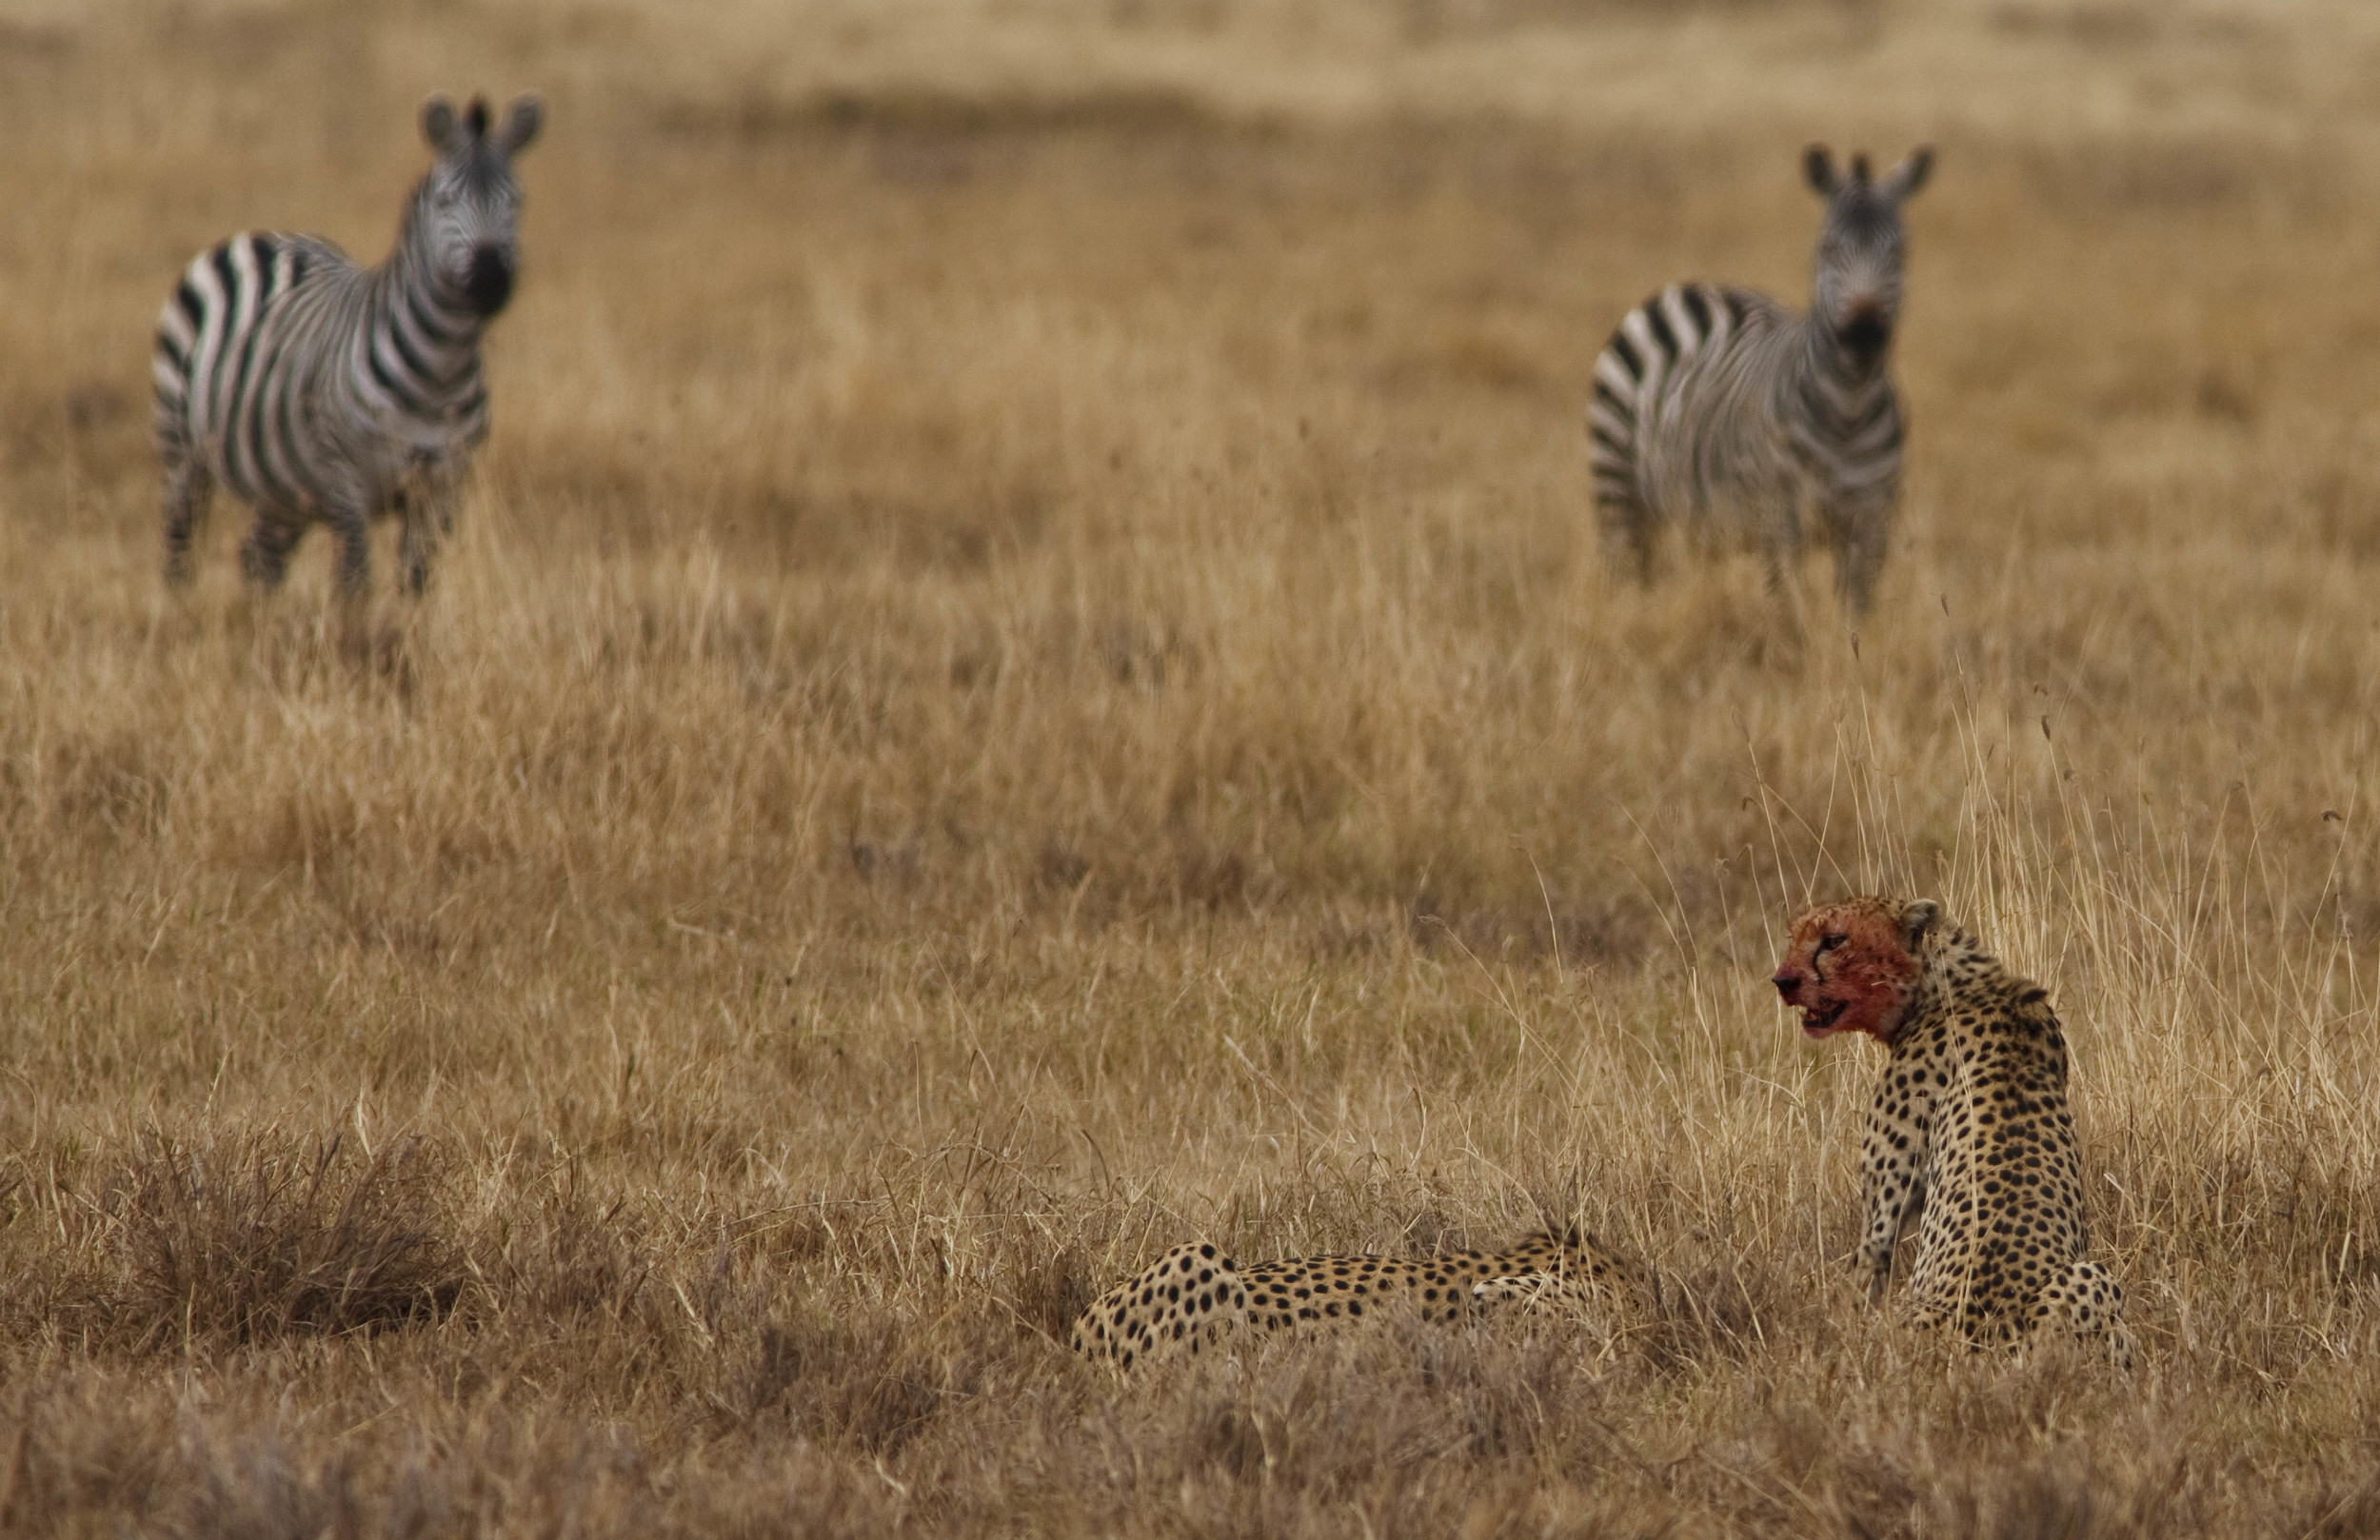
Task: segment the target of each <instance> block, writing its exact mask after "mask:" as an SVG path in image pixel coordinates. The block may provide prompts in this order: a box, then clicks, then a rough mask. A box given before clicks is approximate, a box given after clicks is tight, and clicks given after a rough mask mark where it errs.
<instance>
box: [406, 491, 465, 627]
mask: <svg viewBox="0 0 2380 1540" xmlns="http://www.w3.org/2000/svg"><path fill="white" fill-rule="evenodd" d="M454 500H455V484H454V482H453V480H452V479H451V478H449V477H446V476H436V477H431V478H427V479H426V480H425V481H424V482H423V483H421V484H418V485H415V486H412V487H408V488H407V491H406V493H405V495H404V497H403V498H401V499H400V500H399V502H398V504H397V512H398V515H399V517H400V518H401V519H402V520H403V521H404V523H403V524H402V526H401V528H400V532H399V534H398V536H397V558H398V563H399V564H400V565H401V566H402V567H403V569H404V573H405V586H406V591H407V592H408V593H410V594H412V595H413V596H414V597H415V598H417V599H418V598H420V597H421V595H422V592H423V590H425V589H426V588H427V587H428V586H429V563H430V561H431V559H432V558H434V557H436V556H437V554H438V543H439V542H440V540H441V539H442V538H444V537H445V536H446V535H447V534H448V533H450V532H451V531H452V530H453V528H454Z"/></svg>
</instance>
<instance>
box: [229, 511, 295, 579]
mask: <svg viewBox="0 0 2380 1540" xmlns="http://www.w3.org/2000/svg"><path fill="white" fill-rule="evenodd" d="M305 532H306V526H305V525H304V524H303V523H299V522H297V521H296V520H294V519H290V518H288V516H287V515H284V514H280V513H277V512H275V511H274V510H272V509H270V508H261V509H259V510H257V514H256V527H255V528H254V529H251V530H249V531H248V539H247V540H245V541H243V542H241V543H240V574H241V576H243V577H245V578H247V579H248V582H252V583H254V584H255V585H256V586H257V587H259V588H261V589H263V590H264V591H265V592H267V593H271V592H272V591H273V590H274V589H276V588H279V587H280V586H281V580H282V579H283V578H285V577H287V576H288V572H289V552H290V551H291V550H292V549H294V548H295V547H296V545H297V543H298V536H300V535H302V534H304V533H305Z"/></svg>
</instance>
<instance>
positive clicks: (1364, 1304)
mask: <svg viewBox="0 0 2380 1540" xmlns="http://www.w3.org/2000/svg"><path fill="white" fill-rule="evenodd" d="M1625 1278H1626V1274H1625V1273H1623V1272H1622V1271H1621V1270H1620V1268H1619V1265H1618V1264H1617V1263H1616V1262H1615V1261H1614V1260H1613V1259H1612V1258H1611V1257H1610V1256H1609V1255H1607V1254H1605V1253H1604V1252H1603V1250H1602V1249H1601V1248H1600V1247H1598V1246H1597V1244H1596V1243H1595V1240H1594V1238H1593V1237H1592V1236H1586V1235H1582V1234H1579V1233H1578V1232H1577V1231H1576V1230H1573V1231H1571V1232H1570V1233H1568V1234H1562V1235H1556V1234H1550V1233H1548V1234H1537V1235H1532V1236H1531V1237H1530V1238H1529V1239H1527V1240H1525V1241H1522V1242H1521V1243H1520V1244H1519V1245H1518V1246H1516V1247H1514V1248H1513V1249H1512V1250H1511V1251H1508V1252H1448V1253H1445V1254H1441V1255H1438V1256H1418V1257H1383V1256H1292V1257H1286V1258H1283V1259H1281V1260H1279V1261H1274V1262H1255V1263H1250V1264H1249V1265H1247V1266H1245V1267H1242V1266H1241V1265H1240V1264H1239V1263H1237V1262H1235V1261H1233V1260H1232V1259H1231V1258H1229V1257H1227V1256H1225V1255H1224V1254H1222V1253H1221V1252H1220V1251H1219V1250H1218V1249H1216V1248H1215V1247H1214V1246H1212V1245H1206V1244H1195V1243H1194V1244H1192V1245H1188V1246H1177V1247H1175V1248H1174V1249H1173V1250H1172V1251H1170V1252H1167V1253H1166V1254H1164V1255H1163V1256H1160V1257H1159V1258H1158V1259H1157V1261H1156V1262H1155V1263H1154V1264H1153V1265H1151V1266H1150V1267H1149V1268H1147V1269H1146V1270H1145V1271H1143V1272H1142V1273H1140V1275H1139V1276H1137V1277H1134V1278H1132V1279H1131V1280H1129V1281H1128V1282H1125V1283H1121V1284H1119V1285H1118V1286H1117V1287H1115V1288H1113V1289H1111V1290H1109V1291H1108V1292H1107V1293H1103V1294H1101V1296H1100V1297H1099V1298H1098V1299H1096V1300H1094V1301H1092V1304H1091V1308H1090V1309H1089V1310H1086V1311H1084V1312H1083V1313H1082V1318H1081V1320H1079V1321H1077V1322H1075V1328H1074V1351H1075V1352H1079V1353H1082V1354H1084V1355H1085V1356H1087V1357H1089V1358H1090V1359H1091V1360H1092V1361H1093V1362H1095V1363H1107V1364H1112V1365H1113V1366H1114V1367H1116V1368H1118V1369H1130V1368H1131V1367H1132V1366H1133V1365H1135V1364H1136V1363H1145V1362H1148V1361H1150V1360H1153V1359H1158V1358H1165V1357H1174V1356H1179V1355H1181V1354H1184V1353H1195V1352H1198V1351H1199V1349H1200V1347H1201V1346H1203V1345H1205V1344H1207V1343H1210V1342H1215V1341H1218V1340H1220V1338H1221V1337H1222V1335H1223V1334H1224V1333H1226V1332H1238V1331H1242V1330H1244V1331H1250V1332H1279V1331H1330V1330H1335V1329H1336V1328H1337V1327H1338V1326H1339V1325H1340V1324H1343V1323H1346V1322H1351V1321H1355V1320H1359V1319H1362V1318H1364V1317H1365V1316H1367V1315H1370V1316H1378V1315H1381V1314H1383V1313H1390V1312H1393V1311H1397V1310H1399V1309H1402V1310H1418V1311H1419V1312H1420V1316H1421V1319H1423V1320H1425V1321H1429V1320H1441V1321H1453V1320H1457V1319H1458V1318H1460V1317H1462V1316H1463V1315H1465V1314H1468V1313H1471V1312H1473V1311H1475V1310H1477V1309H1478V1308H1479V1307H1480V1306H1482V1305H1486V1304H1491V1303H1500V1302H1513V1303H1517V1304H1521V1305H1535V1304H1540V1303H1542V1304H1549V1305H1553V1306H1555V1307H1556V1308H1566V1307H1571V1306H1577V1305H1584V1304H1587V1303H1590V1302H1593V1301H1597V1300H1601V1301H1605V1302H1608V1300H1609V1299H1610V1297H1611V1294H1612V1292H1613V1291H1614V1290H1615V1289H1620V1288H1624V1287H1625Z"/></svg>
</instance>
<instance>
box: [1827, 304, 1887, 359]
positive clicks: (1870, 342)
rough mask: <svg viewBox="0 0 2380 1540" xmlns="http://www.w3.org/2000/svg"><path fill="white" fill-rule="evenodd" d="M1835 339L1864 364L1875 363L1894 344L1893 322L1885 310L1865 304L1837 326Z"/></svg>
mask: <svg viewBox="0 0 2380 1540" xmlns="http://www.w3.org/2000/svg"><path fill="white" fill-rule="evenodd" d="M1835 341H1836V342H1839V343H1841V344H1842V345H1843V347H1844V350H1845V351H1847V352H1849V353H1850V354H1851V355H1852V357H1854V358H1855V359H1857V360H1858V361H1859V362H1860V363H1862V364H1874V362H1875V361H1876V360H1877V359H1878V358H1880V357H1882V356H1883V354H1884V349H1885V348H1886V347H1888V346H1892V342H1893V323H1892V322H1891V321H1890V320H1889V319H1887V318H1886V316H1885V314H1884V312H1883V311H1881V310H1879V309H1876V308H1874V306H1866V305H1863V306H1859V307H1858V308H1857V309H1855V310H1854V311H1852V313H1851V318H1850V319H1849V320H1847V321H1845V322H1844V323H1843V325H1842V326H1840V327H1838V328H1836V330H1835Z"/></svg>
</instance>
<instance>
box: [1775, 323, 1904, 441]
mask: <svg viewBox="0 0 2380 1540" xmlns="http://www.w3.org/2000/svg"><path fill="white" fill-rule="evenodd" d="M1889 358H1890V350H1889V348H1885V347H1878V348H1876V349H1874V351H1872V352H1863V351H1860V350H1857V349H1854V348H1852V347H1849V346H1845V345H1844V343H1843V342H1842V341H1841V340H1840V339H1839V338H1837V337H1836V336H1835V333H1834V332H1833V330H1831V329H1830V328H1829V327H1828V326H1826V325H1825V323H1823V322H1821V321H1820V320H1819V319H1818V318H1817V317H1816V316H1815V315H1811V316H1808V317H1806V318H1804V320H1803V322H1802V345H1801V346H1800V347H1799V348H1798V349H1797V350H1796V351H1795V354H1794V357H1793V360H1792V366H1791V367H1790V369H1789V370H1788V372H1787V379H1786V381H1785V386H1786V390H1787V392H1788V393H1789V395H1790V396H1791V397H1793V398H1795V399H1797V400H1798V401H1800V402H1801V403H1802V405H1804V406H1805V408H1807V409H1808V411H1809V412H1810V414H1811V420H1812V421H1814V422H1818V423H1826V424H1831V425H1835V426H1837V427H1839V428H1842V429H1844V430H1851V429H1854V428H1856V427H1857V426H1859V425H1860V424H1864V423H1865V422H1867V421H1868V420H1869V419H1870V418H1872V417H1874V413H1875V407H1876V403H1877V402H1878V400H1879V399H1880V398H1884V397H1888V396H1890V395H1891V394H1892V391H1893V380H1892V374H1891V372H1890V371H1889V370H1888V369H1887V368H1886V366H1885V365H1886V364H1887V362H1888V360H1889Z"/></svg>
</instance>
